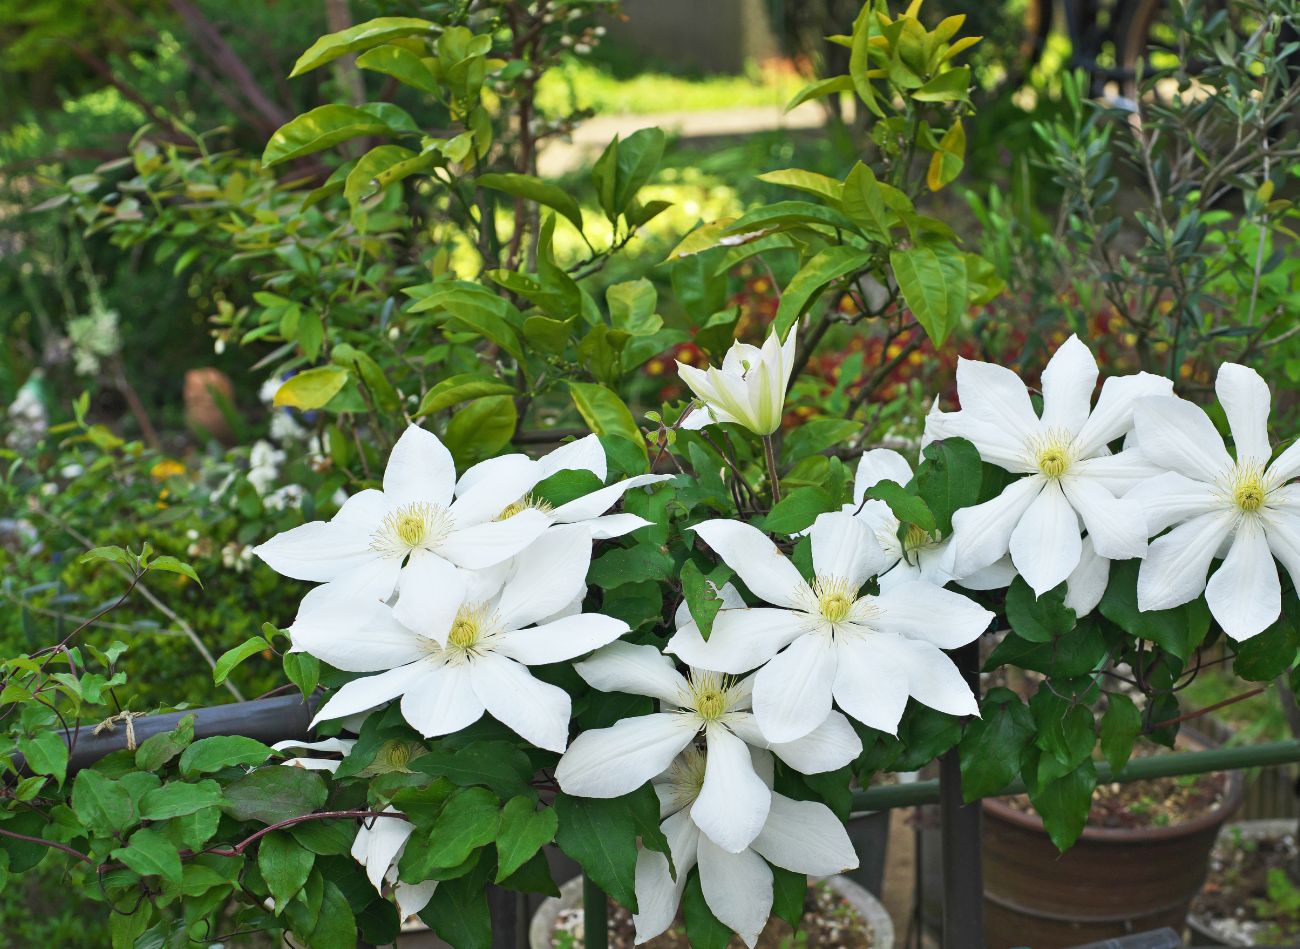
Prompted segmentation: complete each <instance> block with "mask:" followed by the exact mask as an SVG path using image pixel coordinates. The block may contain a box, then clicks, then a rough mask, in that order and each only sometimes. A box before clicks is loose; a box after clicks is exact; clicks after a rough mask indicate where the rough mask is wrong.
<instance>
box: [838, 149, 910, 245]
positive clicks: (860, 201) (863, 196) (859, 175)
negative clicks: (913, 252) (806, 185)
mask: <svg viewBox="0 0 1300 949" xmlns="http://www.w3.org/2000/svg"><path fill="white" fill-rule="evenodd" d="M840 207H841V208H842V209H843V210H844V213H845V214H847V215H848V216H849V218H851V219H852V221H853V223H854V224H856V225H858V227H860V228H862V232H863V233H864V234H865V235H866V236H867V237H868V238H869V239H871V240H873V241H875V242H876V243H877V244H884V245H885V246H887V247H889V246H892V245H893V242H894V241H893V237H892V236H891V234H890V228H892V227H893V226H894V225H895V224H897V223H898V215H897V214H895V213H894V212H893V211H892V210H890V208H889V207H888V206H887V204H886V203H885V191H884V187H883V186H882V185H881V184H880V182H879V181H877V180H876V175H875V172H873V171H872V170H871V169H870V168H869V167H868V166H867V165H864V164H863V163H862V162H858V163H857V164H856V165H854V166H853V170H852V171H850V172H849V174H848V177H847V178H845V179H844V191H843V193H842V195H841V197H840Z"/></svg>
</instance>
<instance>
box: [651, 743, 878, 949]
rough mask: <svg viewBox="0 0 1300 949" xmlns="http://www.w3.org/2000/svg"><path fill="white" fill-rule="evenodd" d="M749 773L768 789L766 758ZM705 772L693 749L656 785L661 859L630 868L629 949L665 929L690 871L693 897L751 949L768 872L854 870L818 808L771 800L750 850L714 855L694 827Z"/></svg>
mask: <svg viewBox="0 0 1300 949" xmlns="http://www.w3.org/2000/svg"><path fill="white" fill-rule="evenodd" d="M754 765H755V766H756V768H757V769H758V770H759V771H760V772H762V773H763V776H764V780H765V782H766V783H768V784H770V783H771V766H772V760H771V757H770V756H768V755H767V753H766V752H757V753H756V754H755V759H754ZM710 768H711V764H710V763H709V762H708V761H707V759H706V757H705V756H704V755H703V754H701V753H700V752H699V750H698V749H695V748H690V749H687V750H686V751H685V752H683V754H682V755H681V756H680V757H679V758H677V760H676V761H674V762H673V764H672V766H671V767H669V769H668V770H667V771H666V772H665V773H664V774H663V776H662V777H661V778H660V779H659V780H658V781H657V782H656V784H655V790H656V792H658V794H659V810H660V816H661V817H663V818H665V820H664V821H663V823H662V824H661V825H660V827H661V829H662V830H663V832H664V836H665V837H667V838H668V849H669V850H670V851H671V853H672V859H673V863H672V865H673V867H674V868H675V869H676V871H677V877H676V879H675V880H674V879H673V875H672V872H671V871H670V869H669V865H668V858H667V857H665V856H664V855H663V854H662V853H659V852H658V851H654V850H645V849H642V850H641V851H640V852H639V853H638V854H637V861H636V901H637V906H638V908H639V910H640V911H639V912H638V913H636V914H635V915H634V916H633V917H632V922H633V924H634V925H635V926H636V942H637V943H638V944H639V943H643V942H646V941H647V940H650V939H653V938H654V937H655V936H657V935H659V934H660V933H662V932H663V931H664V930H666V929H667V928H668V927H669V926H671V925H672V923H673V920H674V919H675V918H676V916H677V907H678V905H679V904H680V903H681V899H682V891H683V890H684V889H685V888H686V879H687V876H688V875H689V874H690V872H691V869H692V868H695V867H698V868H699V874H700V889H701V890H702V891H703V893H704V901H705V902H706V903H708V904H709V910H710V911H711V912H712V913H713V915H714V916H716V917H717V918H718V920H719V921H720V922H721V923H723V924H724V925H725V926H728V927H730V928H731V929H733V930H735V932H736V934H737V935H739V936H740V938H741V940H742V941H743V942H744V943H745V945H747V946H750V947H753V945H754V944H755V943H756V942H757V941H758V935H759V933H760V932H762V930H763V926H764V925H766V923H767V918H768V916H769V915H770V914H771V912H772V868H771V867H769V866H768V864H769V863H770V864H772V866H777V867H781V868H783V869H786V870H789V871H791V872H793V873H810V874H814V875H817V876H829V875H830V874H833V873H841V872H843V871H844V870H851V869H853V868H854V867H856V866H857V865H858V855H857V854H856V853H854V851H853V844H852V842H851V841H850V840H849V835H848V832H847V831H846V830H845V829H844V825H843V824H842V823H840V821H839V819H838V818H837V817H836V816H835V815H834V813H832V812H831V810H830V808H828V807H827V806H826V805H824V804H819V803H817V802H815V801H795V800H792V799H791V798H788V797H786V796H785V795H783V794H776V793H773V794H772V806H771V809H770V810H769V811H768V812H767V814H766V815H765V817H764V820H763V824H762V829H761V830H759V832H758V834H757V836H755V837H754V839H753V842H752V843H751V844H750V846H749V847H747V848H746V849H744V850H741V851H740V852H739V853H733V852H731V851H729V850H727V849H725V848H723V847H720V846H719V845H718V844H717V842H716V841H714V840H712V839H711V838H710V836H709V834H708V832H707V831H705V829H704V828H702V827H701V826H700V825H699V824H698V823H697V822H696V820H695V811H696V808H695V806H694V803H693V802H695V801H696V800H697V799H698V798H699V796H700V794H701V793H702V789H703V787H704V784H705V782H706V781H707V780H708V779H707V775H708V773H709V771H710Z"/></svg>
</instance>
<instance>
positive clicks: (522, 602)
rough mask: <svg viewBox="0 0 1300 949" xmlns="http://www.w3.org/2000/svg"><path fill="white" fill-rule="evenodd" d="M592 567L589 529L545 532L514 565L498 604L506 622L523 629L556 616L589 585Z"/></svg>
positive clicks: (575, 528) (563, 527) (563, 528)
mask: <svg viewBox="0 0 1300 949" xmlns="http://www.w3.org/2000/svg"><path fill="white" fill-rule="evenodd" d="M516 516H518V515H516ZM513 520H514V518H511V519H510V521H513ZM510 521H505V522H504V523H507V524H509V523H510ZM590 567H591V535H590V534H589V533H587V531H585V530H584V529H583V528H581V527H579V526H577V525H564V526H562V527H555V528H552V529H551V530H548V531H545V532H544V533H542V534H541V536H539V537H538V538H537V539H536V540H535V541H533V542H532V543H531V544H529V545H528V546H527V547H526V548H525V549H524V550H523V551H522V552H521V553H519V554H518V555H517V556H516V557H515V559H514V561H513V562H512V564H511V567H510V572H509V574H508V575H507V576H506V581H505V588H504V589H503V590H502V591H501V598H500V599H499V600H498V601H497V606H496V611H497V616H498V617H499V618H500V621H501V623H502V625H503V626H504V627H505V628H506V629H520V628H521V627H524V626H527V625H528V624H529V623H536V622H537V621H538V620H542V619H545V618H546V617H548V616H551V615H553V614H554V613H555V612H556V611H557V610H560V609H562V608H563V607H564V606H566V605H568V604H569V603H571V602H572V601H573V599H574V597H576V596H578V595H579V594H581V593H582V592H583V591H584V590H585V589H586V588H587V570H588V569H589V568H590Z"/></svg>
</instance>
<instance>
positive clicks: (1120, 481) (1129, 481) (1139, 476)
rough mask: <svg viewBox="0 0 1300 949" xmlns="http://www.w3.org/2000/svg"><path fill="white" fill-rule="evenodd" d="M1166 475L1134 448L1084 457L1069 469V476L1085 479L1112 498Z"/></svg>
mask: <svg viewBox="0 0 1300 949" xmlns="http://www.w3.org/2000/svg"><path fill="white" fill-rule="evenodd" d="M1165 472H1166V469H1164V468H1161V467H1159V466H1158V465H1156V464H1154V463H1153V462H1152V461H1151V459H1150V458H1148V457H1147V456H1146V455H1144V454H1142V452H1141V451H1140V450H1139V449H1137V448H1126V449H1125V450H1124V451H1121V452H1118V453H1116V454H1114V455H1098V456H1096V457H1094V458H1083V459H1081V460H1079V461H1076V462H1075V463H1074V464H1073V465H1071V466H1070V471H1069V477H1071V478H1086V479H1087V480H1089V481H1091V482H1093V483H1094V484H1096V485H1097V486H1099V487H1101V488H1104V489H1105V490H1106V491H1108V492H1110V493H1111V494H1113V495H1114V496H1115V497H1117V498H1118V497H1123V496H1124V494H1125V492H1127V491H1131V490H1132V489H1133V488H1134V487H1136V486H1137V485H1139V484H1142V483H1143V482H1145V481H1149V480H1150V479H1152V478H1155V477H1157V476H1159V475H1162V474H1164V473H1165Z"/></svg>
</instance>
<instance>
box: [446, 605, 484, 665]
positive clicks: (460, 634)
mask: <svg viewBox="0 0 1300 949" xmlns="http://www.w3.org/2000/svg"><path fill="white" fill-rule="evenodd" d="M492 624H493V615H492V613H491V611H490V610H489V607H488V604H486V603H474V604H466V605H465V606H462V607H461V608H460V609H459V610H457V612H456V618H455V619H454V620H453V621H452V624H451V632H450V633H449V634H448V635H447V648H448V649H454V650H456V651H457V652H460V653H462V654H463V655H467V656H468V655H475V654H477V653H478V652H479V649H478V647H479V646H481V645H482V642H483V640H484V639H485V638H486V637H487V636H488V635H489V634H490V633H491V627H492Z"/></svg>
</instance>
